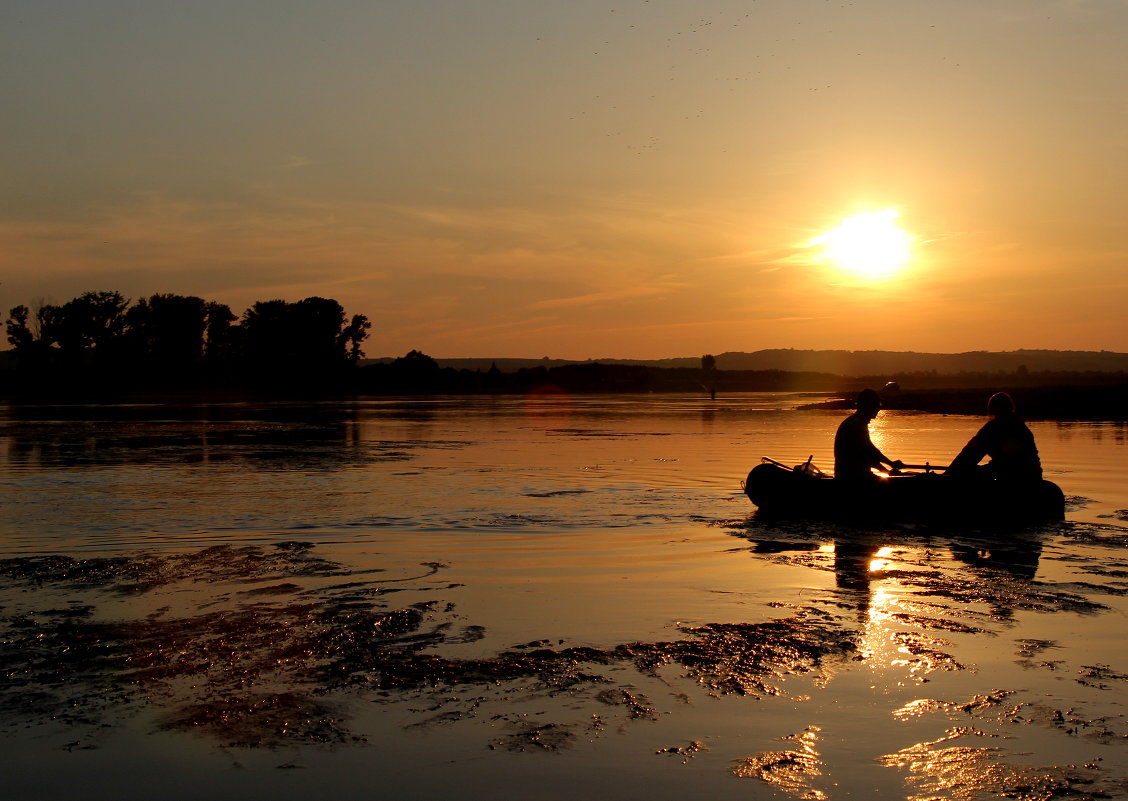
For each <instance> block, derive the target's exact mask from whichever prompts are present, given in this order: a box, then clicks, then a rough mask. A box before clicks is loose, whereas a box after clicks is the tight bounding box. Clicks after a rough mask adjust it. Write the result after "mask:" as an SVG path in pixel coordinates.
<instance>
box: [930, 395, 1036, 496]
mask: <svg viewBox="0 0 1128 801" xmlns="http://www.w3.org/2000/svg"><path fill="white" fill-rule="evenodd" d="M987 411H988V413H989V414H991V415H992V417H991V419H990V420H988V421H987V422H986V423H984V424H983V427H982V428H980V429H979V431H977V432H976V434H975V436H974V437H972V438H971V439H970V440H969V441H968V443H967V445H965V446H964V447H963V450H961V451H960V453H959V455H957V456H956V458H955V459H953V460H952V464H951V466H950V467H949V468H948V469H949V471H950V472H952V473H954V474H959V473H961V472H963V473H967V472H968V471H970V470H972V469H973V468H975V466H976V465H978V464H979V462H980V460H982V459H983V457H985V456H989V457H990V458H991V461H990V462H989V463H988V464H987V466H986V468H985V470H987V471H988V472H989V473H990V475H991V476H992V477H993V478H998V479H1002V480H1005V481H1039V480H1041V478H1042V460H1041V459H1040V458H1039V456H1038V446H1037V444H1035V442H1034V434H1033V432H1032V431H1031V430H1030V429H1029V428H1028V427H1027V425H1026V423H1024V422H1023V421H1022V419H1021V418H1020V417H1018V415H1016V414H1015V411H1014V401H1013V400H1011V398H1010V396H1009V395H1007V394H1006V393H1005V392H998V393H996V394H994V395H992V396H991V400H990V401H988V404H987Z"/></svg>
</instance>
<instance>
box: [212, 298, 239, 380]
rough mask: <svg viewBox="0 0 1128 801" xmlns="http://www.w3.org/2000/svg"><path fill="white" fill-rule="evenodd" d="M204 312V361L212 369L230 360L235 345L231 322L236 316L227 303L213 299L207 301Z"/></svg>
mask: <svg viewBox="0 0 1128 801" xmlns="http://www.w3.org/2000/svg"><path fill="white" fill-rule="evenodd" d="M204 313H205V314H206V316H207V324H206V326H205V328H204V362H205V364H207V365H208V367H209V368H210V369H212V370H213V371H214V370H217V369H219V368H221V367H223V366H224V365H226V364H229V363H230V362H231V360H232V357H233V354H234V352H235V347H236V346H235V334H234V328H233V326H232V323H234V322H235V321H236V320H237V319H238V318H237V317H236V316H235V314H234V313H233V312H232V311H231V308H230V307H229V306H228V305H227V304H225V303H215V302H214V301H212V302H209V303H208V305H207V307H206V308H205V310H204Z"/></svg>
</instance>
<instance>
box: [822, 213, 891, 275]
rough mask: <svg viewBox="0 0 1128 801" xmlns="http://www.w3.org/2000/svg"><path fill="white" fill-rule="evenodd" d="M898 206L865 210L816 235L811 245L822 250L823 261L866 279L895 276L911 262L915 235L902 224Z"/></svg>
mask: <svg viewBox="0 0 1128 801" xmlns="http://www.w3.org/2000/svg"><path fill="white" fill-rule="evenodd" d="M900 216H901V215H900V212H898V211H897V210H896V209H883V210H881V211H873V212H865V213H862V214H855V215H853V216H851V217H847V218H846V219H845V220H843V221H842V223H841V224H840V225H839V226H838V227H836V228H833V229H831V230H830V231H827V232H826V233H825V234H822V235H820V236H817V237H815V238H814V239H812V240H811V241H810V242H809V243H808V246H809V247H817V248H820V249H821V253H820V260H824V261H827V262H829V263H830V264H832V265H834V266H835V267H836V268H838V269H839V270H841V271H843V272H845V273H848V274H849V275H850V276H852V277H853V278H856V279H860V280H863V281H881V280H885V279H887V278H892V277H893V276H895V275H896V274H897V273H899V272H900V271H901V269H902V268H904V266H905V265H906V264H907V263H908V261H909V257H910V256H911V252H912V247H911V246H912V237H911V236H910V235H909V234H908V233H906V232H905V231H904V230H903V229H902V228H901V227H900V226H899V225H898V224H897V218H898V217H900Z"/></svg>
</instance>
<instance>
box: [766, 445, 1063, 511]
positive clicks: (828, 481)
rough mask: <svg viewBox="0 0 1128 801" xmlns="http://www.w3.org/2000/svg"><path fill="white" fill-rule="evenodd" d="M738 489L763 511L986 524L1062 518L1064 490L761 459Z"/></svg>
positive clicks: (973, 478) (1044, 485) (932, 473)
mask: <svg viewBox="0 0 1128 801" xmlns="http://www.w3.org/2000/svg"><path fill="white" fill-rule="evenodd" d="M744 492H745V494H746V495H747V496H748V498H749V500H751V501H752V503H754V504H756V507H757V508H758V509H759V511H760V513H762V514H764V515H770V516H785V517H804V518H820V519H830V520H838V519H841V520H851V519H881V520H890V521H897V522H914V521H928V520H945V521H952V520H968V521H983V522H991V523H1011V522H1014V523H1040V522H1053V521H1058V520H1064V519H1065V496H1064V495H1063V494H1062V491H1061V488H1059V487H1058V485H1057V484H1054V483H1053V482H1052V481H1045V480H1042V481H1027V482H1014V483H1012V482H1005V481H996V480H992V479H990V478H986V477H983V476H978V475H976V476H969V477H955V476H947V475H943V474H941V473H937V472H935V471H933V470H932V469H931V468H928V469H927V470H924V472H916V473H907V474H900V475H891V476H888V477H876V476H875V478H874V480H873V481H872V482H864V483H855V482H845V481H836V480H835V479H833V478H831V477H829V476H826V475H824V474H822V473H820V472H819V471H818V470H816V469H813V468H812V467H811V465H810V463H809V462H808V464H806V465H799V466H797V467H792V468H789V467H787V466H786V465H783V464H781V463H779V462H776V461H774V460H772V459H764V460H763V461H762V462H761V463H760V464H758V465H756V466H755V467H754V468H752V470H751V471H750V472H749V473H748V478H747V479H745V481H744Z"/></svg>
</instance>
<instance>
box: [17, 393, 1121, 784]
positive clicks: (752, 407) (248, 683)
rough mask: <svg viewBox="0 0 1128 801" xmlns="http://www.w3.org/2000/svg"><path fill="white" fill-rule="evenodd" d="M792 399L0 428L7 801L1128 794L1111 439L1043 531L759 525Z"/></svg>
mask: <svg viewBox="0 0 1128 801" xmlns="http://www.w3.org/2000/svg"><path fill="white" fill-rule="evenodd" d="M808 400H810V398H807V397H804V396H780V395H744V396H732V397H725V398H720V399H718V400H716V401H715V402H714V401H709V400H707V399H701V398H697V397H689V396H637V397H636V396H618V397H603V396H600V397H566V396H562V395H550V396H540V397H537V398H530V399H525V398H480V399H466V398H458V399H409V400H403V399H400V400H380V401H361V402H356V403H348V404H316V405H308V404H271V405H239V404H233V405H209V406H199V407H182V408H171V407H162V406H114V407H94V406H91V407H77V408H76V407H35V408H27V407H21V408H17V407H9V408H6V409H2V410H0V413H2V417H0V492H2V493H3V497H2V499H0V509H2V512H0V515H2V516H0V626H2V628H0V637H2V639H0V642H2V645H0V666H2V668H3V674H4V676H5V678H6V682H5V684H4V685H3V687H2V688H0V737H3V742H4V749H5V753H6V758H5V769H4V770H3V771H0V797H3V798H5V799H40V798H42V799H49V798H50V799H58V798H80V797H81V798H88V799H96V798H114V799H128V798H152V797H155V796H156V795H157V794H158V793H159V795H160V796H161V797H163V798H199V797H208V798H252V799H253V798H274V799H277V798H322V797H324V798H329V797H333V798H335V799H353V798H357V799H361V798H364V799H367V798H402V799H411V798H420V799H430V798H441V797H446V796H454V795H457V796H458V797H461V798H471V799H472V798H492V799H497V798H526V797H530V796H533V797H539V798H546V799H556V798H577V797H580V796H581V795H583V796H585V797H586V796H589V795H592V794H595V793H602V794H604V795H607V796H609V797H613V798H647V799H655V798H659V799H661V798H671V799H674V798H677V799H681V798H698V797H712V798H741V799H746V798H789V797H790V798H810V799H819V798H851V797H881V798H912V799H932V798H936V799H949V798H950V799H974V798H992V797H1019V798H1051V797H1059V796H1071V797H1081V798H1087V797H1088V798H1108V797H1114V798H1118V797H1128V717H1126V715H1128V710H1126V708H1125V703H1126V702H1128V646H1126V645H1125V638H1124V634H1125V631H1126V628H1128V624H1126V617H1125V612H1126V610H1128V603H1126V601H1125V593H1128V551H1126V545H1128V460H1126V458H1125V457H1126V455H1128V454H1126V438H1128V429H1126V428H1125V425H1124V424H1123V423H1085V424H1064V423H1062V424H1059V423H1035V424H1032V426H1031V427H1032V429H1033V430H1034V432H1035V435H1036V437H1037V439H1038V443H1039V447H1040V450H1041V453H1042V458H1043V464H1044V466H1045V468H1046V472H1047V477H1048V478H1050V479H1051V480H1054V481H1056V482H1057V483H1058V484H1060V485H1061V487H1062V488H1063V490H1064V491H1065V493H1066V495H1067V497H1068V498H1069V510H1068V514H1067V517H1068V519H1067V521H1066V522H1065V523H1064V524H1058V525H1053V526H1048V527H1043V528H1037V529H1027V530H1022V531H1011V532H997V531H984V530H978V529H976V528H975V527H974V526H973V525H967V526H957V527H948V528H945V529H935V528H927V527H922V526H909V525H905V526H890V527H888V528H881V529H862V528H856V527H855V528H849V527H838V526H830V525H814V524H790V525H782V524H777V525H772V524H769V523H767V522H764V521H759V520H757V518H756V515H755V513H754V507H752V505H751V504H750V503H749V502H748V501H747V499H746V498H745V497H744V496H743V494H742V493H741V492H740V480H741V478H742V477H743V476H744V475H745V474H746V473H747V471H748V469H749V468H750V467H751V466H753V465H754V464H755V463H756V462H757V461H758V460H759V458H760V457H761V456H770V457H773V458H776V459H779V460H781V461H784V462H788V463H793V462H800V461H805V460H806V459H807V458H808V457H810V456H813V458H814V461H815V462H816V463H817V464H821V465H823V466H826V467H829V466H830V464H831V461H832V460H831V447H830V446H831V439H832V436H833V432H834V428H835V426H836V425H837V423H838V421H839V420H840V419H841V417H842V413H841V412H825V411H801V410H797V409H795V406H797V405H798V404H801V403H803V402H806V401H808ZM979 423H980V421H978V420H975V419H972V418H964V417H944V416H938V415H927V414H913V413H895V412H884V413H882V416H881V417H880V418H879V419H878V420H877V421H876V422H875V424H874V426H873V429H874V438H875V440H877V441H878V443H879V445H880V446H881V447H882V449H883V450H885V452H886V453H888V454H890V455H891V456H894V457H896V458H901V459H903V460H904V461H907V462H925V461H929V462H932V463H938V464H943V463H946V462H947V460H949V459H950V458H951V456H952V455H953V454H954V453H955V452H956V451H958V449H959V448H960V446H961V445H962V444H963V443H964V442H965V441H966V440H967V438H968V437H969V436H970V434H971V433H972V432H973V431H974V430H975V428H976V427H977V426H978V425H979Z"/></svg>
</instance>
